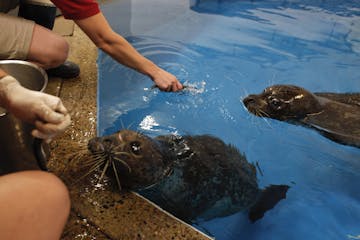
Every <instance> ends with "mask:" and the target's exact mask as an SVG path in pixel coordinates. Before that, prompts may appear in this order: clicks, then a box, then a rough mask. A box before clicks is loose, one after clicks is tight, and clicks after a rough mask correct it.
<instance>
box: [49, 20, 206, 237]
mask: <svg viewBox="0 0 360 240" xmlns="http://www.w3.org/2000/svg"><path fill="white" fill-rule="evenodd" d="M62 21H63V19H61V18H59V19H57V24H58V25H59V24H60V25H61V24H62ZM66 38H67V40H68V42H69V43H70V46H71V53H70V57H69V59H70V60H72V61H74V62H76V63H78V64H79V65H80V68H81V74H80V76H79V77H78V78H76V79H70V80H61V79H50V81H49V85H48V88H47V90H46V91H47V92H48V93H51V94H54V95H58V96H60V97H61V99H62V100H63V102H64V104H65V106H66V107H67V108H68V109H69V110H70V112H71V116H72V125H71V127H69V128H68V130H67V131H66V132H65V134H63V135H62V136H60V137H58V138H57V139H55V140H54V141H53V142H52V143H51V158H50V161H49V168H50V169H51V171H53V172H54V173H55V174H57V175H58V176H60V177H61V178H62V179H63V180H64V182H65V183H66V184H67V186H68V188H69V190H70V195H71V199H72V213H71V216H70V219H69V222H68V224H67V226H66V228H65V231H64V234H63V238H62V239H64V240H68V239H125V240H126V239H131V240H133V239H197V240H201V239H209V238H207V237H206V236H205V235H203V234H202V233H200V232H198V231H197V230H195V229H194V228H192V227H190V226H189V225H186V224H184V223H182V222H180V221H178V220H176V219H175V218H173V217H171V216H169V215H168V214H165V213H164V212H162V211H161V210H160V209H158V208H156V207H154V206H153V205H152V204H150V203H149V202H148V201H146V200H144V199H142V198H141V197H139V196H137V195H136V194H134V193H122V194H119V193H118V192H116V191H114V190H111V188H110V187H109V186H105V187H103V188H101V189H99V188H98V189H95V188H94V187H93V186H94V185H95V184H92V183H91V181H93V182H94V177H93V176H92V175H89V177H85V178H82V179H80V176H83V175H84V171H83V169H84V168H85V167H84V162H83V161H84V159H86V158H84V157H82V158H81V157H79V155H74V153H83V151H82V149H85V148H86V142H87V141H88V140H89V139H90V138H91V137H93V136H95V135H96V87H97V66H96V58H97V49H96V47H95V46H94V45H93V43H92V42H91V41H90V40H89V39H88V38H87V37H86V35H84V34H83V32H82V31H81V30H80V29H79V28H77V27H76V26H75V30H74V34H73V35H72V36H69V37H66ZM80 155H81V154H80ZM79 179H80V180H79Z"/></svg>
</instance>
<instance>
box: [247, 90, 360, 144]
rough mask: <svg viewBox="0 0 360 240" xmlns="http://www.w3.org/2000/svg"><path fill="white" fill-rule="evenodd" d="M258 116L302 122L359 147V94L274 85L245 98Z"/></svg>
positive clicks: (326, 135) (338, 140)
mask: <svg viewBox="0 0 360 240" xmlns="http://www.w3.org/2000/svg"><path fill="white" fill-rule="evenodd" d="M243 103H244V105H245V106H246V108H247V109H248V110H249V111H250V112H251V113H253V114H254V115H256V116H259V117H267V118H273V119H277V120H280V121H287V122H290V123H294V124H300V125H304V126H307V127H311V128H314V129H316V130H318V131H319V132H320V133H321V134H322V135H324V136H325V137H327V138H329V139H331V140H333V141H335V142H338V143H341V144H345V145H351V146H355V147H360V94H359V93H311V92H309V91H307V90H305V89H304V88H301V87H298V86H293V85H274V86H271V87H268V88H266V89H265V90H264V91H263V92H262V93H260V94H257V95H256V94H251V95H249V96H247V97H246V98H244V99H243Z"/></svg>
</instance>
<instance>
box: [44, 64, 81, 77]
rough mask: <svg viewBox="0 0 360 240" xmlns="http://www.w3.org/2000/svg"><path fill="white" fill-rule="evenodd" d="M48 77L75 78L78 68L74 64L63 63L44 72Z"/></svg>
mask: <svg viewBox="0 0 360 240" xmlns="http://www.w3.org/2000/svg"><path fill="white" fill-rule="evenodd" d="M46 73H47V75H48V77H60V78H75V77H77V76H79V74H80V68H79V66H78V65H77V64H76V63H73V62H70V61H65V62H64V63H63V64H61V65H60V66H58V67H56V68H50V69H47V70H46Z"/></svg>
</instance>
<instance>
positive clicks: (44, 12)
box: [18, 0, 80, 78]
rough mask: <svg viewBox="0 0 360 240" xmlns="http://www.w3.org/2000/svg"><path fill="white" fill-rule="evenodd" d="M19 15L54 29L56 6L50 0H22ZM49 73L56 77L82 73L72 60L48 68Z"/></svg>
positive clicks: (72, 76)
mask: <svg viewBox="0 0 360 240" xmlns="http://www.w3.org/2000/svg"><path fill="white" fill-rule="evenodd" d="M18 15H19V16H20V17H22V18H25V19H28V20H32V21H34V22H35V23H36V24H38V25H41V26H43V27H45V28H48V29H50V30H52V29H53V27H54V23H55V17H56V6H55V5H54V4H53V3H52V2H51V1H50V0H22V1H20V6H19V14H18ZM47 73H48V75H49V76H54V77H62V78H74V77H77V76H78V75H79V74H80V68H79V66H78V65H77V64H75V63H73V62H71V61H64V62H62V63H61V64H59V65H58V66H56V67H54V68H51V69H48V70H47Z"/></svg>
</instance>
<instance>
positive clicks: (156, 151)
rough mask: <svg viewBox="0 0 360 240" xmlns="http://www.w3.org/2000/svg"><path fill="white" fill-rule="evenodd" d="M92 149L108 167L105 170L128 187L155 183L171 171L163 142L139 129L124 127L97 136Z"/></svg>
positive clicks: (101, 164)
mask: <svg viewBox="0 0 360 240" xmlns="http://www.w3.org/2000/svg"><path fill="white" fill-rule="evenodd" d="M88 149H89V150H90V152H91V153H92V154H93V155H94V157H95V159H99V161H102V163H101V162H98V163H97V164H98V165H99V166H102V167H104V169H105V170H104V172H106V173H107V175H108V176H109V177H110V178H111V179H114V178H115V179H116V181H117V182H118V184H120V183H121V186H122V187H124V188H126V189H131V190H136V189H141V188H145V187H147V186H150V185H153V184H155V183H156V182H158V181H159V180H161V179H162V178H163V177H164V176H165V175H166V174H167V173H168V172H169V168H170V167H169V165H170V164H169V162H168V159H166V158H165V157H164V156H163V154H162V149H161V146H160V144H159V143H158V142H157V141H155V140H153V139H151V138H149V137H147V136H145V135H142V134H140V133H138V132H135V131H131V130H121V131H119V132H117V133H115V134H112V135H109V136H104V137H96V138H93V139H91V140H90V141H89V143H88Z"/></svg>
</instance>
